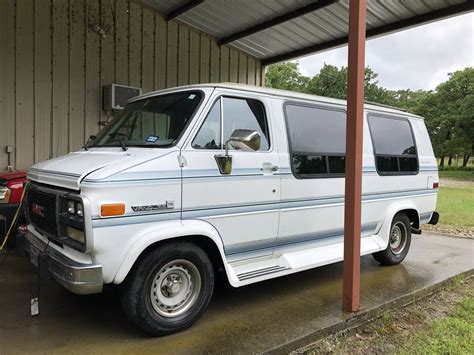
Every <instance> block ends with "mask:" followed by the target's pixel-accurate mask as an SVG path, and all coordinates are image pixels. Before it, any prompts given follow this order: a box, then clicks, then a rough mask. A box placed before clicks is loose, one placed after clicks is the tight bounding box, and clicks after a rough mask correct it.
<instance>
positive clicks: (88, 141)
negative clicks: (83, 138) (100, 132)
mask: <svg viewBox="0 0 474 355" xmlns="http://www.w3.org/2000/svg"><path fill="white" fill-rule="evenodd" d="M96 138H97V137H96V136H94V135H93V134H91V135H90V136H89V139H88V140H87V142H86V144H85V145H84V147H82V148H84V149H85V150H89V149H88V148H89V144H91V142H93V141H94V140H95V139H96Z"/></svg>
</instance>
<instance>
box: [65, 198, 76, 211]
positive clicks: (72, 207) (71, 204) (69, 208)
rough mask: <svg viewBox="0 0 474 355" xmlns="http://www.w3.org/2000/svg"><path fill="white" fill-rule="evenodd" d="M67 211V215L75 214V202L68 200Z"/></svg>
mask: <svg viewBox="0 0 474 355" xmlns="http://www.w3.org/2000/svg"><path fill="white" fill-rule="evenodd" d="M67 211H68V213H69V214H75V213H76V208H75V202H74V201H71V200H69V201H68V202H67Z"/></svg>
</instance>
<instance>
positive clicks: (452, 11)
mask: <svg viewBox="0 0 474 355" xmlns="http://www.w3.org/2000/svg"><path fill="white" fill-rule="evenodd" d="M471 11H474V0H467V1H466V2H463V3H461V4H457V5H452V6H448V7H445V8H442V9H439V10H434V11H430V12H427V13H424V14H421V15H416V16H413V17H409V18H406V19H403V20H400V21H396V22H393V23H389V24H387V25H383V26H380V27H377V28H371V29H369V30H367V31H366V38H367V39H369V38H374V37H379V36H382V35H385V34H388V33H391V32H396V31H399V30H402V29H407V28H409V27H415V26H419V25H422V24H425V23H428V22H433V21H437V20H441V19H444V18H447V17H451V16H455V15H461V14H464V13H468V12H471ZM347 41H348V37H347V36H344V37H341V38H336V39H333V40H331V41H328V42H324V43H318V44H314V45H311V46H309V47H305V48H301V49H297V50H295V51H292V52H288V53H283V54H279V55H276V56H274V57H270V58H266V59H262V61H261V62H262V65H270V64H275V63H278V62H282V61H285V60H290V59H293V58H297V57H302V56H305V55H308V54H314V53H317V52H322V51H325V50H328V49H331V48H335V47H340V46H343V45H345V44H347Z"/></svg>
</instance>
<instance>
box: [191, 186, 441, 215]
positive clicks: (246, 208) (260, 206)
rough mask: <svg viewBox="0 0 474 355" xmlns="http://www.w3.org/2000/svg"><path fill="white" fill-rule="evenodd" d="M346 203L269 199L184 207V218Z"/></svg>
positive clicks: (376, 196)
mask: <svg viewBox="0 0 474 355" xmlns="http://www.w3.org/2000/svg"><path fill="white" fill-rule="evenodd" d="M435 194H436V191H435V190H432V189H430V190H428V189H424V190H408V191H397V192H391V193H386V192H379V193H370V194H364V195H363V197H362V201H363V202H368V201H377V200H384V199H390V198H400V197H407V196H425V195H435ZM336 204H344V196H342V195H341V196H335V197H322V198H315V199H302V200H283V201H281V202H279V201H276V202H272V201H268V202H264V203H256V204H252V205H249V204H242V205H220V206H214V207H212V208H209V207H206V208H194V209H183V219H193V218H204V217H217V216H223V215H228V214H229V215H230V214H242V213H250V212H272V211H278V210H285V209H293V208H302V207H316V206H327V205H336Z"/></svg>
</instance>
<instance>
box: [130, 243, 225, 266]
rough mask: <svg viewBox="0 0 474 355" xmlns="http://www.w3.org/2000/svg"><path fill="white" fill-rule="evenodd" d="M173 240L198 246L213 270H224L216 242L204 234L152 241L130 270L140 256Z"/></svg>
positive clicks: (140, 256) (141, 256)
mask: <svg viewBox="0 0 474 355" xmlns="http://www.w3.org/2000/svg"><path fill="white" fill-rule="evenodd" d="M174 242H189V243H192V244H194V245H196V246H198V247H199V248H201V249H202V250H203V251H204V252H205V253H206V254H207V256H208V257H209V259H210V260H211V263H212V266H213V267H214V270H215V271H221V270H224V263H223V261H222V257H221V254H220V252H219V249H218V248H217V245H216V243H214V241H213V240H212V239H211V238H209V237H207V236H205V235H189V236H183V237H176V238H170V239H164V240H160V241H158V242H156V243H153V244H151V245H149V246H148V247H146V248H145V250H143V251H142V252H141V254H140V255H139V256H138V258H137V260H135V262H134V263H133V266H132V267H131V268H130V270H132V269H133V267H134V266H135V265H136V264H137V262H138V261H139V260H140V259H141V258H143V257H144V256H145V255H146V254H148V253H150V252H151V251H153V250H155V249H156V248H159V247H160V246H162V245H165V244H169V243H174Z"/></svg>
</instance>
